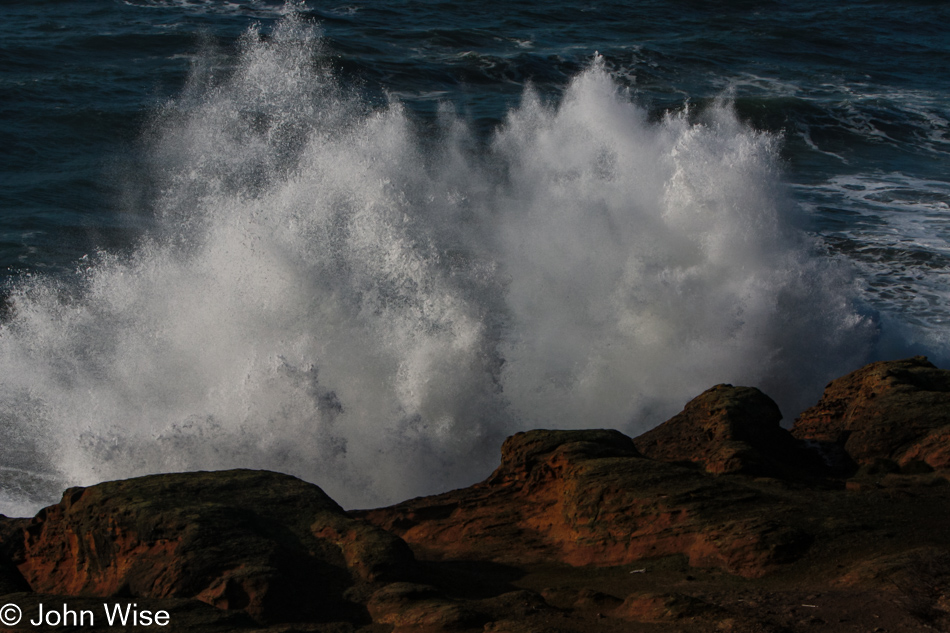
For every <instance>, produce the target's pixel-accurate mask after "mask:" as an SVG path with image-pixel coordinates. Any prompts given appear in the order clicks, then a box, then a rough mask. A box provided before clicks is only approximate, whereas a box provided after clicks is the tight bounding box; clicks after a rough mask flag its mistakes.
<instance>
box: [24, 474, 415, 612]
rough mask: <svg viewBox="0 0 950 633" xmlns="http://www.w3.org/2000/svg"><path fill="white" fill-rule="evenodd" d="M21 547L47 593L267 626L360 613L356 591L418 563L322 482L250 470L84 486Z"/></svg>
mask: <svg viewBox="0 0 950 633" xmlns="http://www.w3.org/2000/svg"><path fill="white" fill-rule="evenodd" d="M10 540H11V539H8V543H9V542H10ZM11 549H12V562H13V563H14V564H15V565H16V566H17V569H18V571H19V572H20V573H21V574H22V577H23V578H24V579H25V580H26V582H27V583H28V584H29V586H30V588H31V589H32V590H33V591H36V592H41V593H48V594H62V595H77V596H126V597H142V598H197V599H198V600H201V601H203V602H206V603H208V604H210V605H213V606H216V607H219V608H221V609H226V610H242V611H245V612H247V613H248V614H249V615H251V616H252V617H254V618H255V619H258V620H260V621H280V620H286V619H301V618H310V619H317V620H326V619H335V618H338V617H341V616H346V617H356V616H357V615H358V613H357V611H358V609H357V608H356V607H354V605H353V604H352V603H350V602H349V601H348V600H346V599H345V598H344V592H346V591H347V590H348V589H350V588H351V587H353V586H355V585H359V584H360V583H364V582H370V581H378V580H381V579H388V578H398V577H399V576H400V575H401V574H403V575H404V574H408V573H410V572H411V569H412V565H413V555H412V552H411V551H410V550H409V548H408V547H407V546H406V544H405V543H403V542H402V541H400V540H399V539H398V538H396V537H395V536H393V535H391V534H389V533H387V532H384V531H382V530H380V529H378V528H375V527H373V526H371V525H369V524H367V523H365V522H362V521H359V520H356V519H353V518H351V517H348V516H347V515H346V514H345V513H344V512H343V510H342V509H341V508H340V507H339V506H338V505H337V504H336V502H334V501H333V500H332V499H330V498H329V497H328V496H327V495H326V494H324V493H323V491H322V490H320V489H319V488H318V487H317V486H314V485H312V484H308V483H305V482H303V481H301V480H299V479H296V478H294V477H290V476H288V475H281V474H278V473H270V472H263V471H250V470H237V471H225V472H209V473H182V474H170V475H151V476H147V477H140V478H136V479H130V480H126V481H114V482H108V483H103V484H99V485H97V486H91V487H89V488H72V489H70V490H67V491H66V492H65V493H64V495H63V500H62V501H61V502H60V503H58V504H56V505H53V506H50V507H48V508H45V509H44V510H42V511H41V512H40V513H39V514H38V515H37V516H36V517H35V518H34V519H32V520H31V521H30V522H29V523H28V525H26V526H25V528H24V529H23V531H22V540H19V541H15V540H14V541H13V543H12V544H11Z"/></svg>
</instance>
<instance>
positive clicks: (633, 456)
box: [354, 431, 809, 577]
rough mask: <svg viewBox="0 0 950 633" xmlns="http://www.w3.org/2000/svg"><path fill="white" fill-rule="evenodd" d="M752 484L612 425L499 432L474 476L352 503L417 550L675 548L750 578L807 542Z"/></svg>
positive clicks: (589, 560) (589, 556)
mask: <svg viewBox="0 0 950 633" xmlns="http://www.w3.org/2000/svg"><path fill="white" fill-rule="evenodd" d="M771 504H772V502H771V501H770V500H769V499H768V498H767V497H765V496H763V495H762V494H761V493H759V492H757V491H755V490H752V489H750V488H747V487H744V486H742V485H741V484H738V483H736V482H730V481H725V480H719V479H716V478H713V477H711V476H709V475H707V474H705V473H702V472H699V471H696V470H695V469H692V468H685V467H680V466H676V465H673V464H666V463H663V462H658V461H654V460H650V459H646V458H643V457H642V456H640V455H639V454H638V452H637V451H636V449H635V448H634V446H633V442H632V441H631V440H630V438H628V437H626V436H624V435H622V434H620V433H618V432H616V431H531V432H528V433H519V434H517V435H515V436H513V437H510V438H508V440H506V441H505V444H504V446H503V447H502V463H501V465H500V466H499V467H498V469H497V470H496V471H495V473H494V474H493V475H492V476H491V477H490V478H489V479H488V480H487V481H486V482H485V483H483V484H479V485H476V486H473V487H471V488H467V489H464V490H457V491H454V492H450V493H445V494H442V495H437V496H434V497H427V498H424V499H414V500H411V501H407V502H404V503H401V504H398V505H396V506H393V507H391V508H383V509H379V510H370V511H364V512H358V513H354V514H355V515H357V516H360V517H363V518H366V519H368V520H369V521H371V522H373V523H375V524H376V525H379V526H380V527H382V528H384V529H386V530H389V531H391V532H393V533H394V534H397V535H399V536H400V537H402V538H403V539H404V540H405V541H406V542H408V543H409V544H410V545H412V546H413V547H414V548H415V549H416V550H417V551H418V552H422V553H424V554H425V555H426V556H429V557H433V558H438V559H449V558H461V559H465V558H471V559H476V560H491V561H495V562H500V563H510V564H525V563H536V562H546V561H561V562H565V563H568V564H571V565H622V564H626V563H630V562H633V561H637V560H640V559H642V558H648V557H655V556H664V555H670V554H682V555H684V556H686V557H687V559H688V560H689V561H690V564H692V565H696V566H701V567H709V566H712V567H721V568H723V569H726V570H728V571H730V572H732V573H736V574H740V575H744V576H749V577H756V576H760V575H762V574H764V573H767V571H768V570H769V569H771V568H772V567H774V566H775V565H778V564H781V563H783V562H785V561H788V560H792V559H794V558H796V557H797V556H799V555H800V554H801V553H802V552H804V551H805V550H806V549H807V546H808V541H809V538H808V536H807V534H806V533H805V532H804V531H803V530H802V529H800V528H798V527H796V526H793V525H790V524H788V523H785V522H784V521H783V520H782V514H783V513H782V511H781V510H780V509H777V508H773V507H771Z"/></svg>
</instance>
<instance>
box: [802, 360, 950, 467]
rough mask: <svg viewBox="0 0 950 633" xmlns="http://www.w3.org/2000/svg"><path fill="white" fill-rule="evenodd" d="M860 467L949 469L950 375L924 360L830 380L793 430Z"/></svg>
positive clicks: (877, 365) (878, 366) (886, 364)
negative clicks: (882, 463)
mask: <svg viewBox="0 0 950 633" xmlns="http://www.w3.org/2000/svg"><path fill="white" fill-rule="evenodd" d="M792 434H793V435H794V436H795V437H797V438H800V439H803V440H808V441H811V442H813V443H815V444H818V445H821V446H824V447H825V448H826V450H830V451H831V452H832V453H834V451H836V450H837V451H843V452H844V454H846V456H847V457H848V458H850V459H851V460H853V461H854V462H855V463H857V464H859V465H864V464H871V463H873V462H874V461H875V460H878V459H889V460H892V461H894V462H897V463H898V464H901V465H906V464H909V463H910V462H913V461H915V460H919V461H923V462H925V463H927V464H929V465H930V466H931V467H932V468H942V469H945V468H947V467H948V464H950V443H948V440H950V371H947V370H943V369H937V368H936V367H934V366H933V365H932V364H931V363H930V362H928V361H927V359H926V358H924V357H923V356H915V357H913V358H908V359H906V360H899V361H882V362H877V363H872V364H870V365H868V366H866V367H863V368H862V369H859V370H857V371H855V372H852V373H850V374H848V375H847V376H844V377H842V378H838V379H836V380H833V381H832V382H831V383H829V385H828V386H827V387H826V388H825V393H824V395H823V396H822V398H821V400H820V401H819V402H818V404H816V405H815V406H813V407H811V408H810V409H808V410H806V411H805V412H804V413H802V414H801V416H800V417H799V419H798V420H797V421H796V422H795V425H794V426H793V428H792Z"/></svg>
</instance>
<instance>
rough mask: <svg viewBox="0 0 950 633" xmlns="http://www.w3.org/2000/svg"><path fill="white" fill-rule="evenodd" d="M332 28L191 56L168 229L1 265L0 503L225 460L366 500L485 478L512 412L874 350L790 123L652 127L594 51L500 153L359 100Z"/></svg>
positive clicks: (820, 370)
mask: <svg viewBox="0 0 950 633" xmlns="http://www.w3.org/2000/svg"><path fill="white" fill-rule="evenodd" d="M322 46H323V44H322V41H321V37H320V32H319V29H318V28H317V27H316V26H314V25H312V24H309V23H307V22H306V21H304V20H303V19H302V18H300V17H299V16H296V15H289V16H287V17H285V18H284V19H282V20H281V21H280V22H279V23H278V25H277V26H276V27H275V29H274V30H273V32H272V33H270V34H268V36H267V37H263V36H262V35H261V33H260V32H259V31H258V30H257V29H251V30H250V31H248V33H247V34H246V35H245V37H244V38H243V40H242V42H241V45H240V51H239V53H238V55H237V59H236V61H235V64H234V67H233V69H232V70H230V71H228V72H222V71H221V69H220V68H219V67H217V66H215V64H214V63H213V60H214V59H215V54H214V53H210V52H209V53H208V54H206V55H205V56H202V57H200V58H199V61H198V62H197V63H196V65H195V67H194V69H193V71H192V74H191V78H190V80H189V81H188V84H187V85H186V87H185V89H184V90H183V92H182V94H181V95H180V96H179V97H178V98H176V99H175V100H173V101H171V102H169V103H167V104H166V105H165V106H164V107H162V108H161V109H160V110H159V111H158V112H157V113H156V114H155V116H154V117H153V120H152V122H151V124H150V126H149V128H148V130H146V132H145V134H144V138H145V146H146V148H147V150H146V152H147V158H146V159H145V160H144V161H143V162H144V164H145V165H147V166H148V172H147V173H146V174H144V175H143V179H145V180H147V181H148V182H149V188H148V190H149V191H151V192H153V193H152V194H151V198H150V199H149V200H148V201H147V205H148V211H149V213H150V214H151V217H153V222H152V224H153V227H154V228H153V229H152V230H151V231H149V233H148V234H147V235H146V236H145V237H143V238H142V239H141V240H140V241H139V242H138V243H137V244H136V245H135V247H134V248H133V249H131V250H130V251H129V252H127V253H118V252H104V251H103V252H98V253H95V254H91V255H90V257H89V258H88V259H87V260H84V261H81V262H79V263H78V265H77V269H76V271H75V273H74V274H73V275H71V276H58V277H49V276H47V277H44V276H33V277H31V278H24V279H21V280H20V281H19V282H18V283H17V284H16V286H15V287H14V289H13V291H12V292H11V295H10V299H9V302H10V305H11V314H10V316H9V318H8V319H7V320H6V321H5V322H4V323H3V324H2V325H0V356H2V358H3V359H4V363H5V371H4V372H3V375H2V377H0V407H2V415H0V420H2V424H3V428H4V432H5V433H6V434H7V435H8V436H9V437H11V438H12V439H11V441H10V442H9V443H6V444H5V445H4V447H3V448H0V463H3V464H13V465H15V466H16V468H17V470H18V472H19V473H20V476H19V478H18V479H11V481H12V482H14V483H13V484H12V485H9V486H5V488H4V493H3V498H2V499H0V502H2V503H3V505H2V506H0V509H2V511H4V512H5V513H8V514H17V513H21V514H22V513H26V512H29V511H32V510H35V509H36V508H37V507H39V506H40V505H44V504H46V503H49V502H51V501H52V500H54V499H55V497H56V496H57V495H58V494H59V492H60V491H61V489H62V488H63V487H65V486H66V485H84V484H91V483H94V482H98V481H102V480H106V479H116V478H124V477H130V476H134V475H139V474H145V473H156V472H170V471H181V470H195V469H203V470H207V469H223V468H231V467H238V466H239V467H249V468H266V469H270V470H276V471H281V472H286V473H290V474H294V475H297V476H299V477H301V478H303V479H306V480H308V481H311V482H314V483H317V484H318V485H320V486H321V487H322V488H324V490H325V491H326V492H327V493H328V494H329V495H330V496H331V497H333V498H334V499H336V500H338V501H339V502H341V503H342V504H343V505H344V506H346V507H366V506H373V505H381V504H384V503H390V502H395V501H398V500H401V499H405V498H408V497H411V496H416V495H422V494H428V493H434V492H439V491H443V490H446V489H449V488H452V487H461V486H464V485H469V484H471V483H472V482H474V481H477V480H479V479H481V478H483V477H484V476H486V475H487V474H488V473H489V472H490V470H491V468H492V467H493V465H494V464H495V463H496V462H497V456H496V454H497V450H498V446H499V445H500V442H501V440H502V439H503V438H504V437H505V436H507V435H510V434H511V433H513V432H515V431H518V430H524V429H528V428H537V427H546V428H570V427H584V428H589V427H605V428H617V429H619V430H621V431H623V432H625V433H628V434H632V435H635V434H638V433H639V432H642V431H644V430H646V429H648V428H651V427H652V426H654V425H656V424H657V423H659V422H661V421H662V420H664V419H666V417H669V416H670V415H672V414H674V413H675V412H676V411H678V410H679V409H680V408H681V407H682V405H683V404H684V403H685V402H686V401H687V400H689V399H690V398H691V397H693V396H695V395H696V394H698V393H700V392H701V391H702V390H704V389H706V388H708V387H709V386H711V385H714V384H717V383H723V382H728V383H734V384H743V385H754V386H758V387H760V388H762V389H763V390H764V391H766V393H768V394H769V395H771V396H772V397H773V398H775V399H776V400H777V401H778V402H779V404H780V406H781V408H782V411H783V412H784V413H785V414H786V418H787V419H788V418H789V417H790V416H793V415H794V414H795V413H797V412H798V411H799V410H800V409H801V408H803V407H804V406H805V405H806V404H808V403H810V402H812V401H814V400H815V399H816V398H817V396H818V394H820V391H821V388H822V387H823V386H824V384H825V383H826V382H827V381H828V380H829V379H830V378H832V377H834V376H837V375H840V374H842V373H844V372H845V371H848V370H851V369H853V368H855V367H857V366H859V365H860V364H861V363H862V362H864V361H865V360H866V359H867V358H868V356H869V354H870V353H871V351H872V348H873V346H874V344H875V341H876V340H877V337H878V336H879V332H878V330H879V325H878V323H877V322H876V321H875V319H874V318H872V316H871V315H869V313H868V311H867V310H865V309H863V308H862V306H861V305H860V302H859V301H858V299H857V292H856V290H855V287H854V281H853V277H852V275H851V271H850V270H849V269H848V266H847V265H846V264H845V263H844V262H843V261H841V260H840V259H837V258H834V257H831V256H829V255H827V254H823V252H822V251H821V249H820V248H819V247H818V245H817V244H816V243H815V242H814V240H813V238H811V237H809V236H808V235H807V234H806V233H805V232H804V231H802V229H801V227H800V224H801V223H800V221H799V220H800V219H799V218H797V217H796V214H797V211H796V208H795V206H794V205H793V204H792V203H791V198H790V195H789V193H788V191H787V190H786V188H785V186H784V185H783V184H782V179H781V159H780V156H779V150H780V146H781V138H780V137H778V136H776V135H773V134H768V133H764V132H758V131H756V130H753V129H751V128H750V127H748V126H746V125H744V124H743V123H741V122H740V121H739V120H738V119H737V117H736V116H735V113H734V112H733V111H732V109H731V107H730V106H729V105H728V104H727V103H718V104H715V105H713V106H710V107H708V108H706V109H705V110H704V111H703V112H690V111H689V110H688V109H684V110H682V111H678V112H671V113H667V114H666V115H665V116H663V117H661V118H660V119H659V120H656V119H652V118H651V117H650V116H649V115H648V114H647V111H646V109H645V108H643V107H641V106H640V105H638V104H637V102H636V99H635V98H634V96H633V95H631V94H630V93H629V92H628V91H625V90H624V89H622V88H621V87H620V86H619V85H618V84H617V83H616V82H615V81H614V80H613V79H612V78H611V76H610V73H609V72H607V70H606V69H605V68H604V64H603V62H602V60H600V59H599V58H594V59H593V60H592V61H591V63H590V65H589V67H588V68H587V69H586V70H585V71H583V72H581V73H580V74H579V75H578V76H576V77H575V78H574V79H573V80H572V81H571V83H570V85H569V86H567V88H566V89H565V90H564V93H563V94H562V95H561V96H560V98H559V99H557V100H553V101H552V100H548V99H544V98H542V97H541V96H540V95H539V94H537V93H536V92H535V91H533V90H532V89H531V88H528V89H526V90H525V92H524V94H523V97H522V100H521V103H520V104H519V105H518V106H517V107H514V108H512V109H511V110H510V111H509V112H508V113H507V115H506V117H505V120H504V122H503V123H502V124H501V125H500V126H499V127H498V128H497V129H496V130H495V131H494V132H493V133H492V135H491V136H490V138H488V139H487V140H486V139H483V138H480V137H478V136H477V135H476V134H475V133H474V132H473V131H472V129H471V127H470V125H469V124H468V122H467V121H466V119H465V117H464V116H460V115H458V114H457V113H455V112H454V111H453V108H452V107H451V105H450V104H444V105H443V107H442V109H441V111H440V115H439V117H438V120H437V121H436V122H435V123H434V124H432V125H429V124H423V123H422V122H420V121H419V120H417V119H416V118H414V117H413V116H412V115H411V114H410V113H408V112H407V110H406V108H405V107H404V106H403V105H401V104H400V103H399V102H398V100H395V99H391V100H390V101H389V102H388V103H387V104H384V105H373V104H370V103H368V102H366V100H365V99H363V98H361V96H360V94H359V92H358V90H357V89H355V88H353V87H350V86H347V85H346V84H345V83H344V82H342V81H341V80H340V79H339V78H338V77H337V76H336V75H335V74H334V73H333V71H332V70H331V69H330V68H329V67H328V66H327V65H325V64H324V63H322V62H321V61H320V59H321V56H320V55H319V52H320V50H321V47H322Z"/></svg>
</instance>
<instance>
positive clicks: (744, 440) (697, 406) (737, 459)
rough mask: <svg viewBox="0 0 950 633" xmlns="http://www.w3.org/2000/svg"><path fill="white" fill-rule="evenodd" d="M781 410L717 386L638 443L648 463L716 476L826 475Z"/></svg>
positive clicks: (747, 392) (752, 393)
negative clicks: (787, 427) (675, 465)
mask: <svg viewBox="0 0 950 633" xmlns="http://www.w3.org/2000/svg"><path fill="white" fill-rule="evenodd" d="M781 420H782V414H781V412H780V411H779V408H778V405H776V404H775V402H774V401H773V400H772V399H771V398H769V397H768V396H767V395H765V394H764V393H762V392H761V391H759V390H758V389H755V388H754V387H733V386H732V385H716V386H715V387H713V388H712V389H708V390H706V391H705V392H703V393H702V394H701V395H699V396H697V397H696V398H694V399H693V400H691V401H690V402H689V403H688V404H687V405H686V407H685V408H684V409H683V411H682V412H681V413H679V414H677V415H676V416H674V417H673V418H671V419H670V420H667V421H666V422H664V423H663V424H661V425H660V426H658V427H656V428H655V429H653V430H651V431H648V432H646V433H644V434H643V435H641V436H639V437H638V438H637V439H636V440H634V443H635V444H636V447H637V448H638V449H640V451H641V452H642V453H643V454H644V455H646V456H647V457H651V458H653V459H657V460H661V461H665V462H673V463H695V464H697V465H699V466H700V467H701V468H703V470H705V471H706V472H708V473H713V474H724V473H742V474H746V475H753V476H763V477H782V476H793V475H795V474H809V475H813V476H815V475H819V474H822V470H823V469H822V462H821V460H820V459H818V458H817V457H816V456H815V455H814V454H813V453H811V452H809V451H808V450H807V449H806V448H805V446H804V445H803V443H802V442H801V441H799V440H796V439H795V438H794V437H792V435H791V434H790V433H789V432H788V431H786V430H785V429H783V428H782V427H781V426H780V425H779V422H780V421H781Z"/></svg>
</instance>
